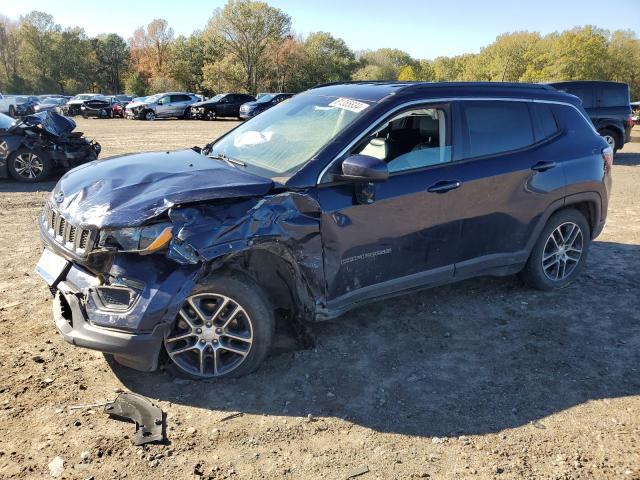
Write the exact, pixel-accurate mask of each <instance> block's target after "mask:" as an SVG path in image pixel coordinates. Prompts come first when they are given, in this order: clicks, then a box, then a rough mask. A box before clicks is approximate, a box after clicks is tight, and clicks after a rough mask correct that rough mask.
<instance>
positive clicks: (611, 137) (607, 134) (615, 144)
mask: <svg viewBox="0 0 640 480" xmlns="http://www.w3.org/2000/svg"><path fill="white" fill-rule="evenodd" d="M598 133H599V134H600V135H601V136H602V137H603V138H604V139H605V140H606V141H607V144H608V145H609V146H610V147H611V148H612V149H613V151H614V153H615V152H617V151H618V150H619V149H620V148H622V145H620V140H619V138H618V137H619V135H618V134H616V132H614V131H613V130H611V129H608V128H604V129H602V130H600V131H599V132H598Z"/></svg>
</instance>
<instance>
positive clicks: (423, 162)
mask: <svg viewBox="0 0 640 480" xmlns="http://www.w3.org/2000/svg"><path fill="white" fill-rule="evenodd" d="M352 154H362V155H369V156H372V157H376V158H378V159H380V160H383V161H384V162H385V163H386V164H387V167H388V169H389V173H396V172H403V171H408V170H415V169H418V168H425V167H430V166H433V165H439V164H443V163H447V162H450V161H451V143H450V141H449V140H448V128H447V112H446V109H445V108H444V107H433V108H419V109H414V110H409V111H406V112H403V113H400V114H398V115H396V116H395V117H393V118H392V119H391V120H389V121H388V122H386V123H384V124H383V125H382V126H381V127H380V128H378V129H376V131H375V132H374V133H373V134H372V135H370V136H369V137H367V138H366V139H364V140H363V142H361V143H360V144H359V145H358V146H357V147H356V148H355V150H354V151H352Z"/></svg>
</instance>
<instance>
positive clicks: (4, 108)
mask: <svg viewBox="0 0 640 480" xmlns="http://www.w3.org/2000/svg"><path fill="white" fill-rule="evenodd" d="M0 113H5V114H7V115H9V116H10V117H14V116H15V115H16V100H15V98H14V97H12V96H7V95H2V94H1V93H0Z"/></svg>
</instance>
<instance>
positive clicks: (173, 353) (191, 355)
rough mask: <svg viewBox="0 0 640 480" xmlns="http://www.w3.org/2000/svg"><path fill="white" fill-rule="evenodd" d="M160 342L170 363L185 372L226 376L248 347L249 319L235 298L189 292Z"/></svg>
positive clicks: (239, 363) (240, 360)
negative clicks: (189, 294)
mask: <svg viewBox="0 0 640 480" xmlns="http://www.w3.org/2000/svg"><path fill="white" fill-rule="evenodd" d="M164 345H165V349H166V350H167V353H168V355H169V357H170V358H171V360H172V361H173V363H174V364H175V365H176V366H177V367H179V368H180V370H182V371H183V372H185V373H187V374H189V375H193V376H196V377H201V378H211V377H218V376H222V375H226V374H228V373H230V372H231V371H233V370H235V369H237V368H238V367H239V366H240V365H241V364H242V363H243V362H244V360H245V359H246V358H247V355H248V354H249V352H250V350H251V346H252V345H253V326H252V323H251V318H250V317H249V315H248V314H247V312H246V310H245V309H244V308H242V306H241V305H240V304H239V303H238V302H237V301H235V300H233V299H232V298H230V297H227V296H225V295H220V294H216V293H200V294H196V295H192V296H190V297H189V298H187V300H186V301H185V303H184V304H183V306H182V308H181V309H180V312H179V313H178V318H177V319H176V323H175V326H174V328H173V330H172V331H171V333H170V334H169V335H168V336H167V337H166V338H165V340H164Z"/></svg>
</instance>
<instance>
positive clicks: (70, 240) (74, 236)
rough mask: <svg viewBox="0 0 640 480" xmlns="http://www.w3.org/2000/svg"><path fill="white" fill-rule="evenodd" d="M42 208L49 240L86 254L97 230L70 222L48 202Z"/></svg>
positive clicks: (90, 247)
mask: <svg viewBox="0 0 640 480" xmlns="http://www.w3.org/2000/svg"><path fill="white" fill-rule="evenodd" d="M44 208H45V209H44V214H43V215H44V218H43V221H44V223H45V226H46V232H47V234H48V235H49V237H50V238H51V240H53V241H54V242H55V243H57V244H59V245H61V246H62V247H64V248H65V249H67V250H69V251H71V252H73V253H75V254H76V255H80V256H86V255H87V254H88V253H89V252H90V251H91V249H92V248H93V245H94V243H95V241H96V238H97V236H98V232H97V231H95V230H89V229H86V228H81V227H77V226H75V225H72V224H70V223H69V222H68V221H67V220H66V219H65V218H64V217H63V216H62V215H60V213H59V212H58V211H56V210H55V209H53V208H51V205H50V204H49V203H47V204H46V205H45V207H44Z"/></svg>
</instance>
